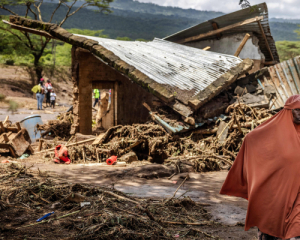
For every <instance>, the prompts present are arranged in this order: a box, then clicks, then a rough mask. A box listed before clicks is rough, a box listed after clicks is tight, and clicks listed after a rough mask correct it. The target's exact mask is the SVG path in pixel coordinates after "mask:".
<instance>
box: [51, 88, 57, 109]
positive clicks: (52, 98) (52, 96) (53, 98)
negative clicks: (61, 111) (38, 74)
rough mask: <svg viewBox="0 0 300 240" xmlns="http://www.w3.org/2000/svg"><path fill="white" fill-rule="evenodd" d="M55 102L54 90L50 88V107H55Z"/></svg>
mask: <svg viewBox="0 0 300 240" xmlns="http://www.w3.org/2000/svg"><path fill="white" fill-rule="evenodd" d="M55 100H56V94H55V92H54V89H53V88H52V91H51V93H50V107H52V108H54V107H55Z"/></svg>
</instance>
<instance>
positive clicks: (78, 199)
mask: <svg viewBox="0 0 300 240" xmlns="http://www.w3.org/2000/svg"><path fill="white" fill-rule="evenodd" d="M84 199H85V197H84V196H82V195H80V194H78V193H70V194H69V195H68V196H67V197H66V200H67V201H69V202H76V203H80V202H83V201H84Z"/></svg>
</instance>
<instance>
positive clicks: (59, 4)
mask: <svg viewBox="0 0 300 240" xmlns="http://www.w3.org/2000/svg"><path fill="white" fill-rule="evenodd" d="M60 6H61V1H59V3H58V5H57V7H56V8H55V10H54V12H53V13H52V15H51V18H50V20H49V23H51V22H52V18H53V16H54V14H55V12H56V11H57V9H59V7H60Z"/></svg>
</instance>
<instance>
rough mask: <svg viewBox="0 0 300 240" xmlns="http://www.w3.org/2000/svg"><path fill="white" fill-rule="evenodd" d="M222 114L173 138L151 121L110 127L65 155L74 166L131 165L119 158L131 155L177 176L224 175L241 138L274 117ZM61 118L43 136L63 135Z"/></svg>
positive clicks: (256, 112) (239, 109)
mask: <svg viewBox="0 0 300 240" xmlns="http://www.w3.org/2000/svg"><path fill="white" fill-rule="evenodd" d="M162 113H163V112H162V111H161V112H160V114H161V115H160V116H162ZM225 113H226V115H223V116H222V117H219V118H216V120H214V121H211V122H209V121H208V122H207V123H206V125H205V126H204V127H202V128H199V129H194V130H193V131H190V132H186V133H181V134H178V135H170V134H169V133H168V132H167V131H166V130H165V129H164V128H163V127H162V126H160V125H158V124H156V123H154V122H149V123H146V124H133V125H126V126H121V125H119V126H114V127H112V128H110V129H109V130H107V131H106V133H105V134H104V135H102V136H101V137H100V138H99V139H100V140H99V141H98V143H97V144H93V145H92V144H85V145H78V146H70V147H68V152H69V155H70V158H71V160H72V161H73V162H75V163H79V162H103V161H105V160H106V159H107V158H108V157H110V156H111V155H116V156H118V158H120V159H123V161H126V162H127V163H128V164H129V163H131V160H130V161H129V160H128V159H126V158H125V159H124V156H127V155H126V154H128V153H130V154H131V155H134V156H135V158H133V159H135V161H138V160H146V161H148V162H151V163H160V164H166V165H175V166H176V167H177V173H180V172H181V171H180V167H181V165H182V163H183V164H187V165H190V166H192V167H193V169H194V171H198V172H203V171H218V170H225V169H229V168H230V166H231V165H232V163H233V161H234V159H235V158H236V155H237V153H238V151H239V149H240V147H241V144H242V142H243V139H244V137H245V136H246V134H247V133H249V132H250V131H251V130H253V129H254V128H255V127H257V126H258V125H260V124H261V123H263V122H265V121H266V120H268V119H269V118H270V117H272V116H273V115H274V114H275V113H276V112H275V111H273V110H268V109H264V108H252V107H250V106H248V105H245V104H242V103H238V104H233V105H230V106H229V107H228V108H227V109H226V111H225ZM166 118H167V117H166ZM166 118H165V119H166ZM60 119H61V120H57V121H56V122H55V123H56V125H52V122H50V124H49V125H44V128H43V129H44V130H46V132H50V130H51V131H52V132H53V133H56V132H57V133H59V132H62V133H63V134H64V136H66V134H67V133H65V129H69V128H67V127H66V126H65V125H66V124H67V125H68V126H70V125H71V122H72V115H71V114H70V113H68V114H63V115H61V116H60ZM53 126H55V128H54V127H53ZM60 129H61V130H60ZM55 136H57V134H56V135H55ZM46 144H47V143H45V146H48V145H46ZM48 147H49V146H48ZM50 147H53V146H50ZM130 159H132V158H130Z"/></svg>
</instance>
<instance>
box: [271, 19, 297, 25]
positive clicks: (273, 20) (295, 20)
mask: <svg viewBox="0 0 300 240" xmlns="http://www.w3.org/2000/svg"><path fill="white" fill-rule="evenodd" d="M270 22H281V23H295V24H300V19H285V18H270Z"/></svg>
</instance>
